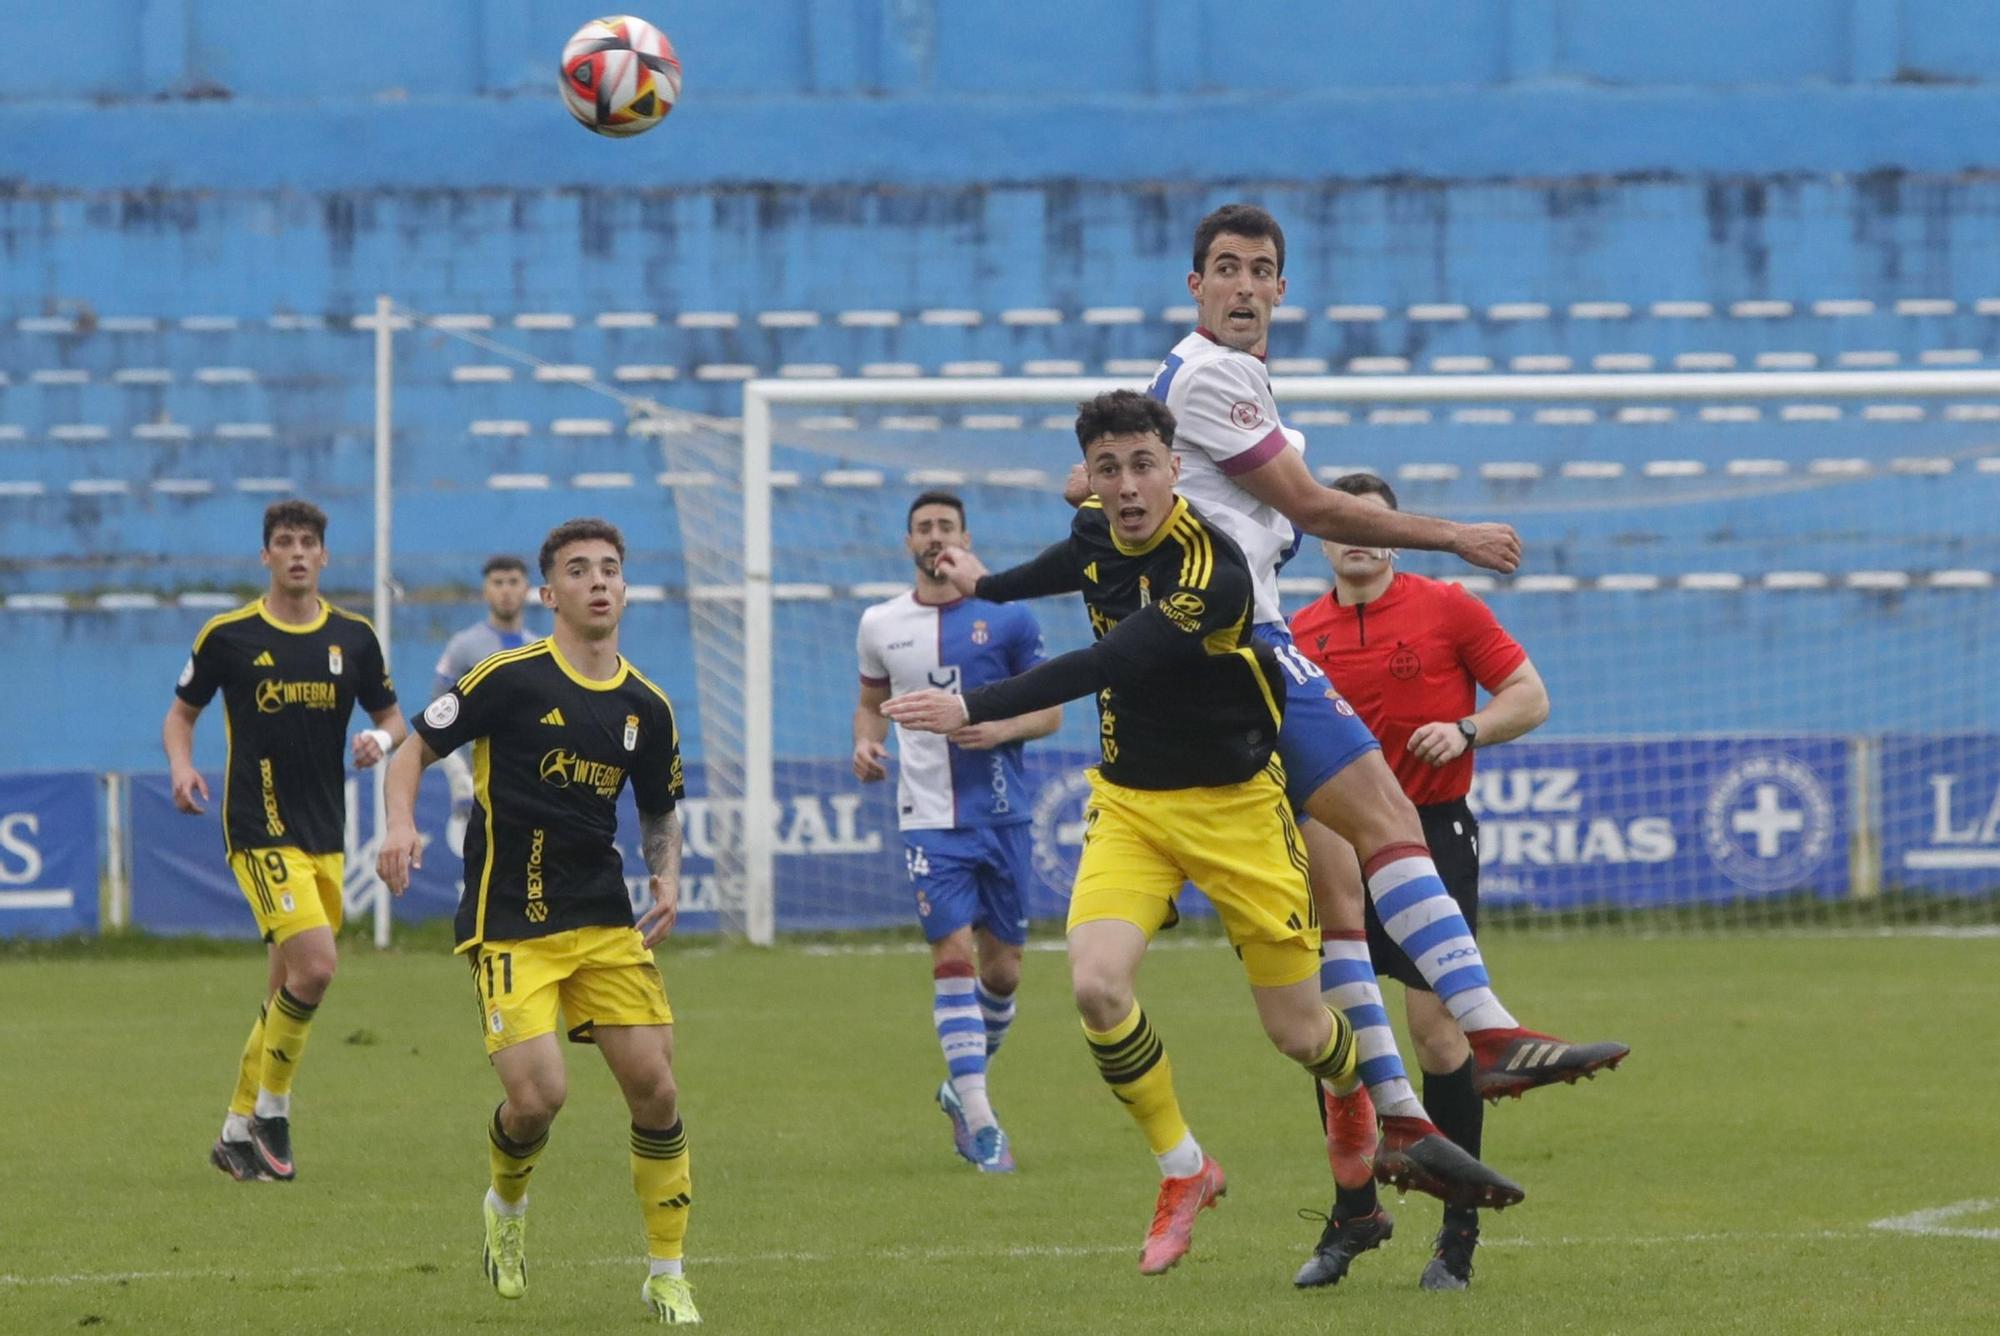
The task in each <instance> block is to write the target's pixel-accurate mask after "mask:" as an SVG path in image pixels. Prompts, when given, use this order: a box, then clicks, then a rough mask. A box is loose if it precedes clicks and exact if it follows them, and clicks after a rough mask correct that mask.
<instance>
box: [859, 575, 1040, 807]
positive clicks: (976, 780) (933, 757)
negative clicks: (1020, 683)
mask: <svg viewBox="0 0 2000 1336" xmlns="http://www.w3.org/2000/svg"><path fill="white" fill-rule="evenodd" d="M855 651H856V653H857V654H858V656H859V657H860V660H861V684H862V685H863V686H870V687H882V686H886V687H888V688H889V693H890V694H891V695H893V696H900V695H902V694H904V693H905V692H909V691H919V690H922V689H923V688H924V687H940V688H942V689H944V690H946V691H949V692H951V693H952V694H954V695H961V696H962V695H964V694H965V693H966V692H967V691H970V690H971V689H972V688H974V687H983V686H985V685H986V684H987V683H988V682H999V681H1003V680H1005V679H1006V678H1009V677H1016V676H1018V675H1020V674H1021V673H1025V672H1027V671H1028V669H1030V668H1032V667H1034V666H1035V665H1036V664H1038V663H1040V662H1041V661H1042V659H1043V657H1044V656H1043V651H1042V631H1041V627H1040V626H1038V625H1037V624H1036V622H1035V615H1034V614H1033V613H1031V612H1029V611H1028V610H1027V608H1025V607H1022V606H1021V605H1019V604H1011V603H988V602H986V601H985V600H984V599H978V598H961V599H957V600H955V601H953V602H950V603H943V604H937V603H919V602H917V598H916V595H915V594H914V593H905V594H898V595H897V596H896V597H895V598H892V599H890V600H889V601H888V602H886V603H877V604H875V605H874V606H873V607H871V608H869V609H868V610H867V611H866V612H864V613H862V614H861V629H860V630H859V631H858V632H857V633H856V634H855ZM1021 752H1022V744H1021V743H1019V742H1007V743H1002V744H1001V745H1000V746H998V747H992V748H988V749H987V750H985V751H967V750H966V749H965V748H963V747H959V746H956V745H954V744H952V743H950V742H947V741H945V739H944V735H943V734H940V733H919V732H915V731H913V730H910V729H906V728H904V727H903V726H902V725H901V724H897V725H896V755H897V761H898V764H897V767H896V815H897V818H898V823H899V824H900V826H901V827H902V829H904V830H957V829H960V828H963V827H978V826H1008V825H1013V824H1015V823H1017V822H1022V821H1026V820H1028V819H1030V818H1031V817H1033V816H1034V806H1035V795H1034V793H1033V791H1032V790H1031V789H1030V788H1029V787H1028V781H1027V777H1026V775H1025V774H1024V773H1023V771H1022V768H1021Z"/></svg>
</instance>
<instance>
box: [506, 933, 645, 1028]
mask: <svg viewBox="0 0 2000 1336" xmlns="http://www.w3.org/2000/svg"><path fill="white" fill-rule="evenodd" d="M467 958H468V959H469V960H471V961H472V987H473V991H474V992H475V993H476V994H478V997H479V1021H480V1029H481V1030H482V1031H484V1032H485V1035H486V1051H487V1052H488V1053H489V1054H490V1053H498V1052H499V1051H500V1050H501V1049H503V1048H506V1047H508V1046H509V1045H511V1044H518V1043H521V1042H522V1041H523V1040H527V1039H533V1038H535V1037H536V1036H537V1035H545V1034H549V1033H551V1032H553V1031H554V1030H555V1028H556V1025H557V1016H556V1012H557V1010H558V1008H560V1010H561V1012H562V1018H563V1019H564V1020H565V1021H566V1022H567V1023H568V1030H569V1037H570V1038H571V1039H573V1040H575V1041H576V1042H578V1043H580V1044H588V1043H590V1042H592V1040H591V1037H590V1035H591V1031H592V1030H593V1029H594V1028H596V1027H597V1026H600V1025H672V1024H673V1023H674V1013H673V1009H672V1008H671V1007H669V1006H668V1005H667V989H666V985H664V984H662V983H661V982H660V967H659V966H658V965H655V964H654V963H653V953H652V952H651V951H649V950H647V949H646V946H645V942H644V939H643V938H641V937H640V936H639V930H638V929H637V928H612V927H596V928H571V929H570V930H569V931H568V932H555V933H550V934H549V935H548V936H547V937H524V938H521V939H520V940H519V941H513V942H481V943H480V944H479V945H478V947H476V948H475V949H474V950H473V951H472V953H471V955H470V956H468V957H467Z"/></svg>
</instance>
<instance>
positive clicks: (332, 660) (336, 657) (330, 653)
mask: <svg viewBox="0 0 2000 1336" xmlns="http://www.w3.org/2000/svg"><path fill="white" fill-rule="evenodd" d="M326 670H327V671H328V672H329V673H332V674H333V675H334V676H335V677H339V676H340V646H338V645H328V646H327V647H326Z"/></svg>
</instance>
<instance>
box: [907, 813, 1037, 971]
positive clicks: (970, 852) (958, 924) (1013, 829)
mask: <svg viewBox="0 0 2000 1336" xmlns="http://www.w3.org/2000/svg"><path fill="white" fill-rule="evenodd" d="M1034 847H1035V841H1034V827H1033V825H1032V823H1030V822H1026V821H1017V822H1015V823H1014V824H1012V825H1008V826H970V827H966V828H964V829H960V830H906V831H904V832H903V861H904V862H905V863H906V864H908V866H909V869H910V889H911V890H913V891H915V892H916V897H917V922H918V923H919V924H921V925H922V927H923V930H924V940H925V941H930V942H935V941H940V940H942V939H943V938H946V937H949V936H950V935H951V934H953V933H955V932H957V931H958V930H959V929H960V928H964V927H974V928H984V929H986V931H988V932H990V933H992V934H993V935H994V936H995V937H997V938H999V939H1000V940H1001V941H1003V942H1006V943H1008V944H1009V945H1011V946H1019V945H1021V944H1022V943H1023V942H1025V941H1027V940H1028V887H1029V885H1030V884H1031V881H1030V879H1031V878H1032V877H1034V875H1035V864H1034Z"/></svg>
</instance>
